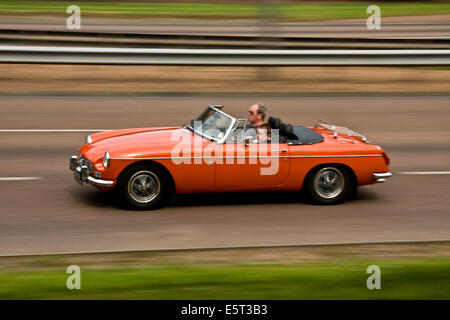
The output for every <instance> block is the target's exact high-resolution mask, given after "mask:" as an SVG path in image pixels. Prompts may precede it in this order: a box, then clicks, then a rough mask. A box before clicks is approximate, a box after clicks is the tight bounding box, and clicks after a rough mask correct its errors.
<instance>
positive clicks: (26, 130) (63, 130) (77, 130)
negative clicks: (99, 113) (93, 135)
mask: <svg viewBox="0 0 450 320" xmlns="http://www.w3.org/2000/svg"><path fill="white" fill-rule="evenodd" d="M97 131H111V130H110V129H0V132H97Z"/></svg>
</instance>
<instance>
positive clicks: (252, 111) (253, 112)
mask: <svg viewBox="0 0 450 320" xmlns="http://www.w3.org/2000/svg"><path fill="white" fill-rule="evenodd" d="M247 120H248V122H250V123H256V122H258V105H257V104H254V105H252V106H251V107H250V108H249V109H248V112H247Z"/></svg>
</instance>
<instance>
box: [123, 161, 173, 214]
mask: <svg viewBox="0 0 450 320" xmlns="http://www.w3.org/2000/svg"><path fill="white" fill-rule="evenodd" d="M166 180H167V179H165V175H164V173H163V172H162V171H161V170H160V169H159V168H157V167H155V166H151V165H137V166H135V167H132V168H130V169H128V170H127V171H126V172H125V173H124V175H123V176H122V177H121V179H120V180H119V185H118V190H117V191H118V192H119V193H120V195H121V197H122V200H123V202H124V203H125V205H126V206H127V207H130V208H132V209H138V210H146V209H156V208H158V207H160V206H161V204H162V202H163V199H164V194H165V191H166V188H167V183H166Z"/></svg>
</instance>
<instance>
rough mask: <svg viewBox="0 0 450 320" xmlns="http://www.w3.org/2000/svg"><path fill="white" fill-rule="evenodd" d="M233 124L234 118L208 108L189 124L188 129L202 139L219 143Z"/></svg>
mask: <svg viewBox="0 0 450 320" xmlns="http://www.w3.org/2000/svg"><path fill="white" fill-rule="evenodd" d="M233 123H234V118H232V117H230V116H229V115H227V114H226V113H224V112H222V111H220V110H218V109H216V108H213V107H211V106H210V107H208V108H206V110H205V111H204V112H203V113H202V114H201V115H200V116H199V117H198V118H197V119H195V120H194V121H192V122H191V124H190V126H189V128H190V129H192V130H193V131H194V132H195V133H197V134H199V135H201V136H202V137H205V138H208V139H211V140H215V141H219V140H223V139H224V138H225V136H226V134H227V132H228V130H229V129H230V127H231V126H232V124H233Z"/></svg>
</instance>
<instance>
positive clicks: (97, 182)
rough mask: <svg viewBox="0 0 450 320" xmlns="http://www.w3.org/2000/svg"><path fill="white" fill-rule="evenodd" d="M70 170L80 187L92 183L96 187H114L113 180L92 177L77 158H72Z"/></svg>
mask: <svg viewBox="0 0 450 320" xmlns="http://www.w3.org/2000/svg"><path fill="white" fill-rule="evenodd" d="M69 168H70V170H72V172H73V177H74V179H75V181H77V182H78V183H79V184H80V185H82V184H83V183H90V184H92V185H94V186H98V187H105V188H111V187H112V186H113V185H114V181H113V180H104V179H98V178H94V177H93V176H91V174H90V172H89V169H88V167H87V166H86V165H83V163H80V162H79V161H78V158H77V156H72V157H70V162H69Z"/></svg>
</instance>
